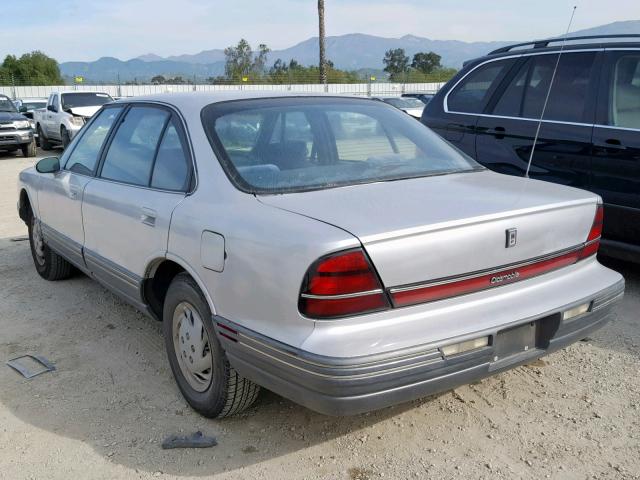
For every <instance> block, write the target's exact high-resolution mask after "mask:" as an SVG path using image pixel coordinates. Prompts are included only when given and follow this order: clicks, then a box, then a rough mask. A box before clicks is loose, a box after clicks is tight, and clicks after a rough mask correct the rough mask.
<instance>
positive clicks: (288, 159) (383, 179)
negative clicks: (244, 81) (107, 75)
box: [18, 92, 624, 417]
mask: <svg viewBox="0 0 640 480" xmlns="http://www.w3.org/2000/svg"><path fill="white" fill-rule="evenodd" d="M18 191H19V200H18V210H19V214H20V217H21V218H22V219H23V220H24V221H25V222H26V223H27V225H28V227H29V238H30V243H31V252H32V256H33V260H34V264H35V268H36V269H37V271H38V273H39V274H40V275H41V276H42V277H43V278H45V279H48V280H59V279H63V278H67V277H69V276H70V275H71V274H72V273H73V272H74V270H80V271H81V272H84V273H85V274H87V275H90V276H91V277H92V278H95V279H96V280H97V281H99V282H101V283H102V284H104V285H105V286H106V287H107V288H109V289H111V290H112V291H113V292H115V293H116V294H117V295H119V296H120V297H122V298H123V299H125V300H126V301H128V302H129V303H131V304H132V305H133V306H135V307H136V308H138V309H140V310H141V311H144V312H146V313H148V314H149V315H150V316H152V317H155V318H157V319H158V320H161V321H162V322H163V325H164V336H165V343H166V349H167V353H168V358H169V362H170V364H171V368H172V370H173V373H174V376H175V378H176V381H177V383H178V386H179V387H180V390H181V391H182V393H183V394H184V396H185V398H186V399H187V401H188V402H189V403H190V404H191V405H192V406H193V408H195V409H196V410H197V411H198V412H200V413H202V414H203V415H205V416H209V417H216V416H217V417H222V416H226V415H231V414H234V413H237V412H239V411H241V410H243V409H245V408H246V407H248V406H249V405H251V403H252V402H253V401H254V400H255V398H256V396H257V394H258V390H259V386H262V387H265V388H268V389H270V390H273V391H274V392H277V393H278V394H280V395H282V396H284V397H287V398H290V399H292V400H294V401H296V402H299V403H301V404H302V405H305V406H307V407H309V408H311V409H314V410H317V411H320V412H323V413H326V414H333V415H346V414H354V413H358V412H363V411H368V410H372V409H377V408H381V407H384V406H387V405H391V404H395V403H399V402H404V401H408V400H411V399H415V398H418V397H422V396H425V395H429V394H432V393H435V392H438V391H442V390H444V389H450V388H452V387H455V386H456V385H459V384H463V383H467V382H471V381H474V380H477V379H479V378H481V377H484V376H487V375H491V374H494V373H496V372H499V371H502V370H505V369H508V368H512V367H514V366H517V365H521V364H523V363H526V362H530V361H532V360H533V359H536V358H538V357H541V356H543V355H545V354H547V353H549V352H551V351H554V350H557V349H558V348H562V347H564V346H566V345H568V344H570V343H572V342H574V341H576V340H579V339H581V338H584V337H585V336H586V335H588V334H589V333H590V332H591V331H593V330H594V329H596V328H599V327H600V326H601V325H603V324H604V323H605V322H607V321H609V320H610V319H612V318H613V317H614V315H615V311H614V305H615V303H616V301H617V300H619V299H620V298H621V296H622V294H623V291H624V280H623V278H622V277H621V276H620V275H619V274H618V273H615V272H613V271H611V270H609V269H607V268H605V267H603V266H602V265H600V263H598V261H597V259H596V253H597V250H598V245H599V239H600V233H601V230H602V222H603V218H602V204H601V200H600V198H599V197H598V196H597V195H594V194H592V193H588V192H585V191H582V190H577V189H574V188H568V187H562V186H559V185H554V184H551V183H544V182H539V181H535V180H528V179H524V178H514V177H510V176H504V175H499V174H496V173H493V172H491V171H489V170H487V169H485V168H483V167H481V166H480V165H478V164H477V163H476V162H474V161H473V160H471V159H470V158H468V157H466V156H464V155H463V154H461V153H460V152H459V151H457V150H455V149H454V148H452V147H450V146H449V145H448V144H447V143H446V142H444V141H443V140H441V139H440V138H439V137H438V136H437V135H435V134H434V133H433V132H431V131H430V130H429V129H428V128H426V127H425V126H423V125H422V124H420V123H419V122H416V121H415V120H413V119H411V118H410V117H409V116H407V115H406V114H404V113H403V112H401V111H399V110H397V109H395V108H393V107H391V106H389V105H386V104H384V103H382V102H372V101H370V100H367V99H357V98H346V97H333V96H309V95H276V94H273V93H269V94H265V95H259V94H253V93H252V94H243V93H242V92H239V93H225V94H222V93H216V94H213V93H211V94H209V93H207V94H197V93H191V94H171V95H168V94H164V95H156V96H149V97H142V98H135V99H127V100H124V101H120V102H116V103H113V104H109V105H105V106H104V107H102V109H101V110H100V111H99V112H98V113H97V114H96V115H94V117H93V118H92V119H91V121H90V122H89V123H88V124H87V125H85V126H84V127H83V129H82V131H81V132H80V134H78V135H77V136H76V137H75V138H74V140H73V141H72V143H71V144H70V145H69V147H68V148H67V149H66V150H65V152H64V153H63V154H62V156H61V157H60V158H56V157H50V158H46V159H43V160H41V161H40V162H39V163H38V164H37V165H36V166H35V168H29V169H27V170H25V171H23V172H22V173H21V174H20V179H19V189H18ZM79 341H81V339H79Z"/></svg>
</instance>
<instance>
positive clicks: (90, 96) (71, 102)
mask: <svg viewBox="0 0 640 480" xmlns="http://www.w3.org/2000/svg"><path fill="white" fill-rule="evenodd" d="M109 102H113V98H111V97H110V96H109V95H107V94H106V93H93V92H78V93H63V94H62V109H63V110H68V109H69V108H76V107H97V106H100V105H104V104H105V103H109Z"/></svg>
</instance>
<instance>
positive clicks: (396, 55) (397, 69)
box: [382, 48, 409, 79]
mask: <svg viewBox="0 0 640 480" xmlns="http://www.w3.org/2000/svg"><path fill="white" fill-rule="evenodd" d="M382 62H383V63H384V65H385V67H384V71H385V72H387V73H390V74H391V78H392V79H394V78H396V77H399V76H400V75H401V74H403V73H405V72H406V71H407V70H408V69H409V57H407V55H406V54H405V53H404V49H403V48H395V49H391V50H387V52H386V53H385V54H384V59H383V60H382Z"/></svg>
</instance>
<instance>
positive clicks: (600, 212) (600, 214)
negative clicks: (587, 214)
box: [587, 204, 604, 242]
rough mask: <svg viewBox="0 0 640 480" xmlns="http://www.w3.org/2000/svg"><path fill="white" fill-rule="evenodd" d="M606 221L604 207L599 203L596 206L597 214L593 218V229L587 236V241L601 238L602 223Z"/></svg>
mask: <svg viewBox="0 0 640 480" xmlns="http://www.w3.org/2000/svg"><path fill="white" fill-rule="evenodd" d="M603 222H604V207H603V206H602V204H598V206H597V207H596V216H595V217H594V218H593V225H592V226H591V231H590V232H589V236H588V237H587V242H590V241H591V240H596V239H599V238H600V236H601V235H602V223H603Z"/></svg>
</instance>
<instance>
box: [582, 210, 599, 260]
mask: <svg viewBox="0 0 640 480" xmlns="http://www.w3.org/2000/svg"><path fill="white" fill-rule="evenodd" d="M603 222H604V207H603V206H602V204H598V206H597V207H596V215H595V217H593V225H592V226H591V230H590V231H589V235H588V236H587V242H586V243H585V246H584V248H583V249H582V254H581V255H580V258H587V257H590V256H591V255H595V254H596V253H598V249H599V248H600V237H601V236H602V224H603Z"/></svg>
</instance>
